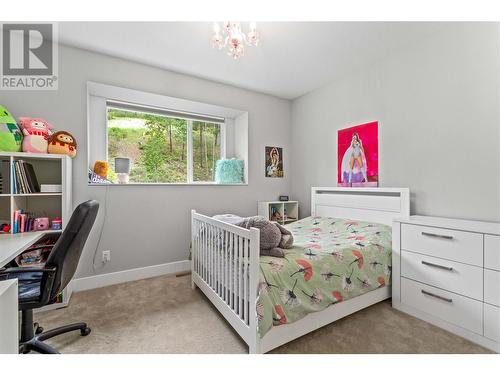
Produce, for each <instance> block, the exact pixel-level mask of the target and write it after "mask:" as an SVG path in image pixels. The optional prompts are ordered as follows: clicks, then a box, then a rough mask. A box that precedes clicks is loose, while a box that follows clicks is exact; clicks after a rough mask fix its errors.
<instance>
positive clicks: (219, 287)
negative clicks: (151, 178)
mask: <svg viewBox="0 0 500 375" xmlns="http://www.w3.org/2000/svg"><path fill="white" fill-rule="evenodd" d="M191 237H192V240H191V246H192V251H191V259H192V263H191V268H192V280H193V286H194V285H197V286H198V287H199V288H200V289H201V290H202V291H203V292H204V293H205V294H206V295H207V297H208V298H209V299H210V300H211V301H212V303H213V304H214V305H215V306H216V307H217V309H218V310H219V311H220V312H221V313H222V314H223V315H224V317H225V318H226V319H227V320H228V322H229V323H230V324H231V325H232V326H233V328H234V329H235V330H236V331H237V332H238V333H239V334H240V336H241V337H243V339H244V340H245V341H246V342H247V344H248V345H249V347H250V351H254V350H256V349H255V348H256V345H257V311H256V302H257V289H258V283H259V248H260V245H259V230H258V229H255V228H251V229H250V230H248V229H244V228H241V227H237V226H235V225H231V224H228V223H224V222H222V221H219V220H215V219H212V218H211V217H208V216H205V215H201V214H198V213H196V212H195V211H194V210H193V211H192V214H191Z"/></svg>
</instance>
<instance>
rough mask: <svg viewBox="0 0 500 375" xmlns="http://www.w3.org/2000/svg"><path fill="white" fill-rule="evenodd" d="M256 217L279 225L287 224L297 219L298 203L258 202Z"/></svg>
mask: <svg viewBox="0 0 500 375" xmlns="http://www.w3.org/2000/svg"><path fill="white" fill-rule="evenodd" d="M258 215H259V216H264V217H265V218H267V219H268V220H271V221H277V222H278V223H280V224H289V223H292V222H294V221H297V220H298V219H299V202H298V201H286V202H280V201H272V202H259V205H258Z"/></svg>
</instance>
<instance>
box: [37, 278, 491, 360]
mask: <svg viewBox="0 0 500 375" xmlns="http://www.w3.org/2000/svg"><path fill="white" fill-rule="evenodd" d="M35 320H36V321H38V322H40V324H41V325H42V326H43V327H44V328H45V329H50V328H54V327H57V326H60V325H63V324H68V323H73V322H78V321H84V322H86V323H88V324H89V326H90V327H91V328H92V333H91V334H90V335H89V336H87V337H81V336H80V335H79V333H78V332H71V333H67V334H65V335H62V336H59V337H55V338H52V339H50V340H48V341H47V343H49V344H50V345H52V346H53V347H55V348H56V349H57V350H59V351H60V352H62V353H247V352H248V349H247V346H246V345H245V343H244V342H243V341H242V340H241V339H240V338H239V336H238V335H237V334H236V332H234V331H233V329H232V328H231V327H230V326H229V325H228V324H227V322H226V321H225V320H224V318H223V317H222V316H221V315H220V314H219V313H218V311H217V310H216V309H215V308H214V307H213V306H212V304H211V303H210V302H209V301H208V299H207V298H206V297H205V296H204V295H203V293H202V292H201V291H200V290H199V289H196V290H191V282H190V277H189V276H181V277H175V276H161V277H156V278H151V279H145V280H139V281H133V282H129V283H124V284H119V285H113V286H109V287H105V288H100V289H94V290H89V291H84V292H79V293H75V294H73V296H72V298H71V302H70V305H69V306H68V307H67V308H64V309H59V310H53V311H46V312H43V313H38V314H36V315H35ZM272 353H288V354H291V353H294V354H298V353H332V354H333V353H381V354H382V353H491V352H490V351H489V350H487V349H485V348H482V347H481V346H478V345H476V344H473V343H471V342H469V341H467V340H465V339H462V338H461V337H458V336H455V335H453V334H451V333H449V332H447V331H444V330H442V329H440V328H437V327H435V326H433V325H430V324H428V323H426V322H424V321H421V320H418V319H416V318H413V317H411V316H409V315H407V314H404V313H402V312H400V311H397V310H395V309H393V308H392V307H391V305H390V301H384V302H381V303H378V304H376V305H373V306H370V307H368V308H366V309H364V310H362V311H359V312H357V313H355V314H352V315H350V316H348V317H345V318H343V319H341V320H339V321H337V322H334V323H332V324H330V325H328V326H326V327H323V328H321V329H319V330H316V331H315V332H312V333H310V334H308V335H305V336H303V337H301V338H299V339H297V340H295V341H292V342H290V343H288V344H286V345H283V346H281V347H279V348H277V349H275V350H273V351H272Z"/></svg>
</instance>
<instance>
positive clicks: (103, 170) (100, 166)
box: [94, 160, 109, 178]
mask: <svg viewBox="0 0 500 375" xmlns="http://www.w3.org/2000/svg"><path fill="white" fill-rule="evenodd" d="M108 171H109V163H108V162H107V161H103V160H97V161H96V162H95V163H94V173H95V174H98V175H99V176H101V177H102V178H108Z"/></svg>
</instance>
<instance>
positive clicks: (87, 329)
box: [80, 327, 92, 336]
mask: <svg viewBox="0 0 500 375" xmlns="http://www.w3.org/2000/svg"><path fill="white" fill-rule="evenodd" d="M90 332H92V330H91V329H90V327H87V328H85V329H82V330H81V331H80V334H81V335H82V336H88V335H90Z"/></svg>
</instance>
